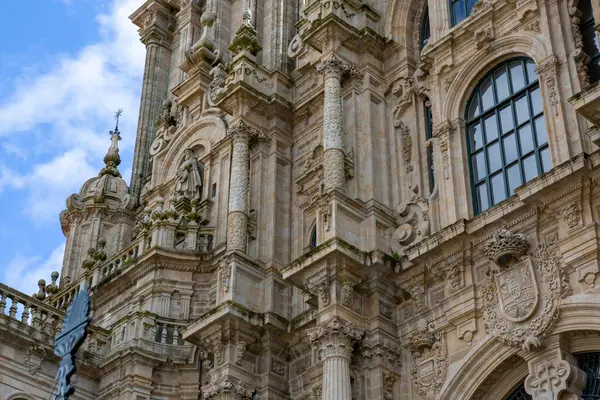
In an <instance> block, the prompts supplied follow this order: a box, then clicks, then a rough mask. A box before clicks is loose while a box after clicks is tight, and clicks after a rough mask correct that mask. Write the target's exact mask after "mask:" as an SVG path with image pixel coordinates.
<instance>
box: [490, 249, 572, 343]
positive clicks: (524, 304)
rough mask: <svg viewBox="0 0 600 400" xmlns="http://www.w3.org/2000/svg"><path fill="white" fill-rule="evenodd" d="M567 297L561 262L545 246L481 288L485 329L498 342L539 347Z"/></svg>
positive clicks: (493, 275) (504, 267) (492, 273)
mask: <svg viewBox="0 0 600 400" xmlns="http://www.w3.org/2000/svg"><path fill="white" fill-rule="evenodd" d="M568 293H569V285H568V283H567V281H566V276H565V275H564V273H563V271H562V268H561V265H560V261H559V259H558V257H557V256H556V254H554V252H553V251H552V250H551V249H549V248H548V247H547V246H545V245H540V247H539V249H538V250H537V251H536V252H535V253H534V254H531V255H522V256H521V257H520V258H519V259H518V261H515V262H514V263H513V264H512V265H508V266H507V265H500V269H496V270H492V271H490V272H489V273H488V274H487V276H486V278H485V280H484V285H483V299H484V326H485V329H486V331H487V332H488V333H490V334H491V335H492V336H494V337H496V338H498V339H499V340H500V341H501V342H503V343H505V344H508V345H511V346H519V347H521V348H523V349H526V350H529V349H531V348H532V347H539V346H541V344H542V341H543V338H544V336H546V334H547V333H548V331H549V330H550V328H551V326H552V325H553V323H554V322H555V321H556V319H557V318H558V313H559V304H560V300H561V299H562V298H564V297H566V296H567V295H568Z"/></svg>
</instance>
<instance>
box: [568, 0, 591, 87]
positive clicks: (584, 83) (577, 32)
mask: <svg viewBox="0 0 600 400" xmlns="http://www.w3.org/2000/svg"><path fill="white" fill-rule="evenodd" d="M577 3H579V0H572V1H570V2H569V15H570V16H571V33H572V34H573V43H574V45H575V46H574V47H575V51H573V53H572V56H573V60H574V61H575V65H576V66H577V77H578V78H579V85H580V86H581V89H582V90H584V89H586V88H587V87H588V86H589V85H590V76H589V74H588V65H589V63H590V57H589V56H588V55H587V54H586V53H585V51H584V50H583V35H582V34H581V29H580V28H579V25H580V23H581V11H580V10H579V8H578V7H577Z"/></svg>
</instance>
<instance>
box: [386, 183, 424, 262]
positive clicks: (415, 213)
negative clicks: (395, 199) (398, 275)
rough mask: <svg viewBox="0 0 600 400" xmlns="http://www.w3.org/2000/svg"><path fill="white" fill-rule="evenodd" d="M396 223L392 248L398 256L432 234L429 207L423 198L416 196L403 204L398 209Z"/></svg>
mask: <svg viewBox="0 0 600 400" xmlns="http://www.w3.org/2000/svg"><path fill="white" fill-rule="evenodd" d="M397 213H398V214H397V218H396V223H397V224H398V228H396V230H395V231H394V234H393V238H392V243H391V247H392V250H393V251H394V252H396V253H398V254H402V253H403V250H404V249H405V248H406V247H408V246H410V245H412V244H415V243H418V242H419V241H421V240H422V239H423V238H425V237H427V236H428V235H429V233H430V225H429V206H428V204H427V202H426V201H425V199H423V198H422V197H421V196H418V195H414V196H413V197H412V198H411V199H410V201H409V202H405V203H401V204H400V205H399V206H398V208H397Z"/></svg>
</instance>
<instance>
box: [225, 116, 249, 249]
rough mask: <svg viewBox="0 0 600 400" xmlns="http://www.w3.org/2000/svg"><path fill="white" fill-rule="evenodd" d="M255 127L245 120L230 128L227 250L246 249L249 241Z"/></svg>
mask: <svg viewBox="0 0 600 400" xmlns="http://www.w3.org/2000/svg"><path fill="white" fill-rule="evenodd" d="M252 132H253V129H252V128H250V127H249V126H248V125H246V123H244V122H243V121H241V120H240V121H238V122H236V123H235V124H233V125H232V126H231V127H230V128H229V135H231V138H232V140H233V151H232V156H231V180H230V183H229V214H228V216H227V250H228V251H234V250H237V251H241V252H245V251H246V244H247V241H248V211H247V205H248V189H249V184H250V179H249V175H248V173H249V167H250V165H249V163H250V148H249V146H250V136H251V134H252Z"/></svg>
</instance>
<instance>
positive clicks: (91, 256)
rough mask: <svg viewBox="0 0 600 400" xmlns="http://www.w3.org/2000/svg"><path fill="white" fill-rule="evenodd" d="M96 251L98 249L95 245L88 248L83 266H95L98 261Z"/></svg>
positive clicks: (88, 267) (84, 267)
mask: <svg viewBox="0 0 600 400" xmlns="http://www.w3.org/2000/svg"><path fill="white" fill-rule="evenodd" d="M95 252H96V249H94V248H93V247H90V248H89V249H88V251H87V258H86V259H85V260H83V262H82V263H81V268H83V269H90V268H92V267H93V266H94V264H95V263H96V261H95V260H94V253H95Z"/></svg>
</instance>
